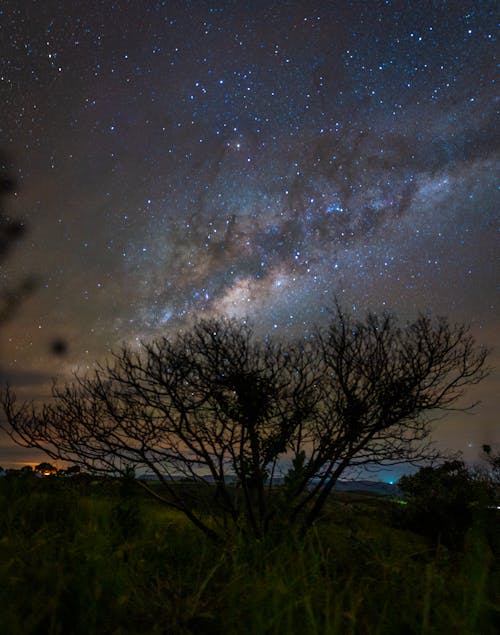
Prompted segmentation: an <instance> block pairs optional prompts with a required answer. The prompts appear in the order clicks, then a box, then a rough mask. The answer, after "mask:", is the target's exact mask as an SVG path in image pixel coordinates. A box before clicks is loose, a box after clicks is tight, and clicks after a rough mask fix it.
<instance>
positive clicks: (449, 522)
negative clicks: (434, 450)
mask: <svg viewBox="0 0 500 635" xmlns="http://www.w3.org/2000/svg"><path fill="white" fill-rule="evenodd" d="M398 485H399V487H400V488H401V490H402V492H403V494H404V495H405V496H406V498H407V500H408V501H409V502H410V503H411V505H410V506H409V508H408V509H407V510H405V511H406V514H405V515H404V517H403V521H404V523H405V524H406V526H407V527H410V528H411V529H413V530H415V531H418V532H419V533H423V534H424V535H426V536H429V538H431V539H432V540H433V542H434V543H435V544H439V543H441V542H442V543H444V544H446V545H448V546H454V547H457V546H460V545H461V544H462V543H463V540H464V536H465V534H466V532H467V531H468V530H469V529H470V528H471V527H472V525H473V524H474V522H478V520H479V518H480V516H481V513H482V514H483V515H484V514H487V513H488V512H487V510H488V507H489V506H493V503H494V501H495V487H494V484H493V483H492V482H491V481H490V480H489V479H487V478H485V477H484V476H483V475H482V474H480V473H475V472H474V471H472V470H471V469H469V468H468V467H467V466H466V465H465V463H464V462H463V461H458V460H454V461H446V462H444V463H442V464H441V465H439V466H435V467H424V468H422V469H421V470H420V471H419V472H417V473H416V474H414V475H413V476H403V477H402V478H401V479H400V480H399V483H398ZM481 510H482V511H481Z"/></svg>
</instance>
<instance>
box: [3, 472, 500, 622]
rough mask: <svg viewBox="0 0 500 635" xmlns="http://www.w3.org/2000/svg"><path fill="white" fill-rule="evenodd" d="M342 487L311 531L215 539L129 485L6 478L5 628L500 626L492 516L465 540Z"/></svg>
mask: <svg viewBox="0 0 500 635" xmlns="http://www.w3.org/2000/svg"><path fill="white" fill-rule="evenodd" d="M404 513H405V512H404V508H403V507H399V506H398V505H397V503H396V502H394V501H388V500H386V499H382V498H378V497H373V496H363V495H348V494H342V495H341V494H338V495H337V496H336V498H335V499H334V500H332V502H331V505H330V508H329V511H328V515H327V517H325V518H324V519H323V520H322V521H321V522H320V523H318V524H317V526H316V527H315V528H314V529H313V530H312V531H311V532H310V534H309V535H308V536H307V537H306V538H305V539H298V538H296V537H294V536H293V535H291V534H290V535H288V536H287V538H286V540H280V541H273V542H272V541H264V542H256V541H252V542H248V541H243V540H241V539H238V538H235V539H234V540H233V541H229V542H228V544H227V545H226V546H225V548H220V547H216V546H214V545H212V544H210V543H209V542H208V541H207V540H206V538H205V537H204V536H203V535H201V534H200V533H199V532H198V531H197V530H196V529H194V528H192V527H191V526H190V525H189V524H187V523H186V522H185V521H184V520H183V518H181V517H180V516H176V515H175V514H174V513H172V512H171V511H169V510H166V509H165V508H163V507H161V506H160V505H159V504H157V503H155V502H152V501H149V500H148V499H145V498H144V497H143V496H142V495H141V494H140V493H138V492H135V491H132V492H131V491H127V492H124V490H123V487H121V485H120V484H119V483H94V484H91V483H88V482H86V483H78V482H77V481H76V480H73V481H72V480H71V479H62V478H47V479H36V478H24V479H23V478H3V479H0V633H8V634H9V635H31V634H40V635H59V634H63V633H64V634H65V635H66V634H68V633H71V634H73V633H74V634H81V635H92V634H96V635H97V634H99V635H105V634H108V633H109V634H115V635H119V634H128V633H133V634H142V633H144V634H146V633H152V634H155V633H162V634H168V633H196V634H197V635H198V634H199V635H203V633H207V634H208V633H235V634H236V633H237V634H238V635H239V634H245V633H255V634H261V633H262V634H264V633H266V634H267V633H269V634H277V635H278V634H279V635H283V634H287V633H291V634H293V633H297V634H298V633H300V634H301V635H302V634H305V633H307V634H308V635H309V634H310V635H314V634H318V635H319V634H321V635H328V634H339V635H348V634H360V635H370V634H372V633H373V634H375V633H376V634H379V635H385V634H393V635H400V634H401V633H405V634H412V633H418V634H419V635H430V634H436V635H438V634H439V635H443V634H445V633H453V634H454V635H469V634H477V635H489V634H491V635H493V634H496V633H497V632H500V604H499V602H498V598H499V597H500V565H499V560H500V559H499V558H498V556H499V553H498V543H499V541H498V532H497V528H495V527H494V526H492V524H491V523H496V522H497V521H496V520H495V518H494V515H490V516H488V518H486V520H485V518H484V517H482V518H481V520H478V522H476V523H475V524H474V525H473V527H472V528H471V529H469V530H468V531H467V533H466V534H465V536H464V539H463V541H460V544H459V545H458V546H456V547H453V548H451V547H446V546H444V545H442V544H437V545H436V544H435V543H433V542H432V541H430V540H429V539H428V538H425V537H423V536H420V535H417V534H415V533H412V532H410V531H407V530H403V529H401V528H400V527H401V525H402V523H401V522H399V521H400V519H401V514H403V515H404Z"/></svg>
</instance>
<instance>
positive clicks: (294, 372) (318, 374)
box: [3, 306, 487, 543]
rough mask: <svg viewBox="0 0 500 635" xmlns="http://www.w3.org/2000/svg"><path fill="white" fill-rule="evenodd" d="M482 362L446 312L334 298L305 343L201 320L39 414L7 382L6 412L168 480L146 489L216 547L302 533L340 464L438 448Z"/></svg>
mask: <svg viewBox="0 0 500 635" xmlns="http://www.w3.org/2000/svg"><path fill="white" fill-rule="evenodd" d="M486 356H487V351H486V350H485V349H483V348H480V347H478V346H476V344H475V342H474V339H473V337H472V335H471V333H470V331H469V330H468V328H466V327H464V326H460V325H453V324H450V323H449V322H448V320H446V319H444V318H441V319H437V320H432V319H430V318H428V317H425V316H420V317H419V318H418V319H416V320H415V321H414V322H411V323H408V324H406V325H405V326H399V325H398V323H397V322H396V320H395V319H394V318H393V317H391V316H388V315H384V316H382V317H378V316H376V315H373V314H369V315H368V316H367V317H366V318H365V319H364V320H355V319H354V318H352V317H351V316H349V315H348V314H346V313H345V312H344V311H343V310H342V309H341V307H340V306H337V308H336V314H335V316H334V317H332V319H331V321H330V324H329V325H328V328H327V329H323V330H321V329H317V330H316V332H315V334H314V337H311V338H310V339H309V340H307V341H303V340H302V341H296V342H293V341H292V342H287V344H286V345H284V344H283V343H281V342H279V341H276V340H272V339H271V338H269V337H267V338H265V339H262V340H258V339H256V338H255V337H254V335H253V333H252V330H251V329H250V327H249V326H248V325H247V324H246V323H244V322H237V321H233V320H225V319H219V320H208V321H201V322H198V323H197V324H196V325H195V326H194V327H193V328H192V329H191V330H187V331H183V332H180V333H179V334H178V335H177V336H175V337H172V338H167V337H164V338H161V339H159V340H156V341H153V342H151V343H145V344H143V346H142V350H140V351H139V352H137V351H134V350H132V349H130V348H126V347H124V348H123V349H122V350H121V351H119V352H118V353H116V354H115V356H114V358H113V359H112V360H111V361H110V362H109V363H108V364H106V365H105V366H102V367H100V368H99V369H98V370H97V371H96V372H95V373H94V374H91V375H86V376H83V377H77V378H76V381H75V382H74V383H73V384H72V385H66V386H62V387H61V386H60V387H55V388H54V394H53V400H52V401H51V402H50V403H48V404H46V405H45V406H43V407H42V408H40V409H37V408H35V407H33V406H32V405H30V404H21V405H19V406H18V405H17V404H16V401H15V397H14V395H13V394H12V393H11V392H10V391H7V392H6V394H5V395H4V399H3V405H4V410H5V413H6V417H7V421H8V425H7V431H8V432H9V434H10V435H11V437H12V438H13V439H14V440H15V441H16V442H18V443H20V444H22V445H25V446H28V447H34V448H39V449H42V450H44V451H45V452H46V453H47V454H48V455H49V456H50V457H51V458H53V459H60V460H61V459H62V460H65V461H70V462H73V463H75V464H76V465H80V466H82V467H83V468H85V469H87V470H90V471H92V472H94V473H99V472H101V473H108V474H117V473H122V474H125V473H126V471H127V470H130V469H132V470H136V471H139V470H144V469H147V470H148V471H150V472H152V473H153V474H155V476H156V478H157V479H158V481H159V482H160V483H161V485H162V486H163V491H159V490H157V489H154V490H153V489H151V488H149V489H150V493H151V494H153V495H154V496H155V497H156V498H159V499H161V500H162V501H163V502H164V503H165V504H166V505H167V506H169V507H170V508H171V509H174V510H177V511H181V512H182V513H183V514H184V515H185V516H186V517H187V518H188V519H189V520H190V521H191V522H192V523H193V524H194V525H196V526H197V527H198V528H199V529H201V530H202V531H203V532H204V533H205V534H206V535H207V536H209V537H211V538H212V539H213V540H214V541H216V542H220V543H223V542H224V541H226V540H227V539H228V537H230V536H231V534H232V533H234V532H236V533H239V532H244V533H247V534H251V535H253V536H254V537H257V538H262V537H263V536H265V535H266V534H268V533H271V534H272V533H275V532H277V531H278V532H279V531H284V532H288V531H289V529H290V527H298V528H299V529H300V530H301V531H302V532H304V531H305V530H306V529H308V528H310V527H311V526H312V525H313V524H314V522H315V521H317V520H318V518H320V517H321V515H322V514H323V513H324V509H325V505H326V503H327V501H328V499H329V495H330V493H331V492H332V490H333V487H334V485H335V483H336V482H337V480H338V479H339V478H340V477H341V476H342V475H344V474H345V473H346V471H348V470H352V469H353V468H355V467H359V466H364V465H366V464H370V465H374V464H375V465H388V464H393V463H402V462H405V461H418V460H423V459H429V458H431V457H433V456H435V454H436V453H435V450H433V449H432V446H431V444H430V432H431V428H430V421H431V417H432V416H435V414H436V413H439V412H442V411H444V410H447V409H449V408H450V407H451V406H453V405H455V404H456V402H457V400H458V399H459V398H460V397H461V396H462V395H463V391H464V389H465V388H466V387H467V386H469V385H471V384H475V383H477V382H479V381H480V380H481V379H482V378H483V377H484V376H485V374H486V372H487V371H486V368H485V361H486ZM290 461H291V465H290ZM278 477H280V478H282V479H284V485H283V487H281V488H280V489H279V490H278V491H275V490H274V487H273V486H274V485H275V483H276V479H277V478H278ZM180 478H184V479H187V480H188V481H189V483H191V486H189V485H186V486H185V487H183V488H182V490H180V489H179V487H178V482H179V479H180ZM193 484H196V486H194V487H193V486H192V485H193ZM235 485H236V486H235ZM144 487H147V484H144Z"/></svg>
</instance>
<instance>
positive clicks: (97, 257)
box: [0, 0, 500, 450]
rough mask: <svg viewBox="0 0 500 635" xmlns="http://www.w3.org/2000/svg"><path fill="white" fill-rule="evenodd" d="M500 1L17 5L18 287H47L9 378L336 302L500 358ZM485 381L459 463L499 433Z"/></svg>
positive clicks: (37, 386) (13, 157)
mask: <svg viewBox="0 0 500 635" xmlns="http://www.w3.org/2000/svg"><path fill="white" fill-rule="evenodd" d="M495 4H496V3H495V2H488V1H479V0H476V1H469V2H465V1H461V0H453V1H451V0H450V1H449V2H446V1H442V2H431V1H421V2H420V1H419V2H411V1H410V0H407V1H400V2H391V1H389V0H387V1H381V0H373V1H370V2H366V1H351V2H348V1H336V2H333V1H332V2H325V1H318V2H313V1H309V2H299V1H292V0H290V1H282V2H269V1H266V2H261V1H259V0H257V1H252V2H250V1H238V0H233V1H231V0H226V1H223V2H207V1H205V0H197V1H196V2H189V1H187V0H186V1H184V2H157V1H152V2H133V1H131V2H125V1H123V2H109V1H98V0H87V1H86V2H83V3H73V2H62V1H57V0H54V1H48V2H37V1H35V0H31V1H30V0H25V1H24V2H22V3H19V2H9V1H7V2H3V3H2V4H1V7H0V42H1V44H0V46H1V56H0V90H1V97H2V104H3V108H2V118H1V121H0V127H1V132H0V149H1V150H2V151H4V152H6V153H7V154H8V156H9V157H10V163H9V165H8V166H7V167H8V168H9V169H10V170H11V171H12V172H13V173H14V174H15V176H16V178H17V180H18V186H19V187H18V192H17V193H16V196H15V197H11V199H10V200H9V201H8V202H7V207H8V211H9V213H11V214H12V216H15V217H22V218H23V219H25V221H26V224H27V227H28V229H29V232H28V234H27V236H26V238H25V239H24V240H23V241H21V242H20V244H19V246H18V248H17V251H16V253H15V256H13V257H12V258H11V259H10V260H9V261H8V263H6V265H5V266H4V267H3V269H2V277H3V280H4V283H5V284H7V283H9V284H11V283H12V281H15V280H16V279H18V278H19V277H20V276H22V275H26V274H30V273H33V272H35V273H36V274H37V275H38V278H39V282H40V284H39V288H38V291H37V292H36V293H35V294H33V296H32V297H31V298H30V299H29V300H28V301H26V302H25V303H24V306H23V307H22V309H21V310H20V311H19V313H18V315H17V316H16V319H15V321H13V322H11V323H10V324H9V325H8V326H7V327H4V329H3V333H2V367H3V368H4V374H7V375H8V376H9V377H10V378H11V381H13V382H14V383H17V384H18V385H19V386H20V390H24V391H25V393H26V394H31V395H34V396H39V395H42V394H46V385H47V378H48V377H51V376H52V375H55V374H63V375H64V374H65V373H68V372H70V371H71V370H74V369H76V368H83V369H84V368H86V367H89V366H91V365H92V363H93V362H94V360H96V359H100V358H101V359H102V357H103V356H105V355H106V354H108V352H109V351H110V350H111V349H113V348H114V347H116V346H117V345H118V344H119V343H120V342H121V341H123V340H125V341H127V342H134V341H136V340H140V339H142V338H145V337H150V336H154V335H155V334H158V333H163V332H165V330H168V329H176V328H179V327H180V326H182V325H183V324H185V323H186V321H188V322H189V321H191V320H193V319H196V318H198V317H200V316H203V315H219V314H222V313H224V314H230V315H235V316H239V317H248V318H249V319H250V320H252V321H253V322H254V323H255V325H256V328H257V329H260V330H265V331H276V332H277V333H280V335H283V336H285V337H286V336H287V334H294V335H296V334H302V333H307V331H308V329H310V328H311V326H312V325H313V324H314V323H317V322H318V321H321V320H322V319H323V316H324V315H325V314H328V309H329V307H331V305H332V302H333V299H334V297H335V295H337V296H338V297H339V299H340V301H341V302H342V303H343V304H344V306H346V307H347V308H349V309H350V310H351V311H354V312H359V313H360V314H363V313H364V311H365V310H366V309H368V308H371V309H375V310H383V309H387V310H391V311H394V312H395V313H397V314H398V315H400V316H401V317H402V318H403V319H406V318H409V317H412V316H414V315H416V313H417V312H419V311H431V312H433V313H444V314H447V315H450V316H451V317H452V318H454V319H457V320H460V321H464V320H465V321H468V322H471V323H472V325H473V327H474V329H475V333H476V334H477V336H478V339H480V341H482V342H485V343H487V344H494V342H495V340H496V338H497V335H498V326H499V321H498V317H497V311H498V308H497V293H498V274H497V270H496V267H495V265H496V263H497V256H498V247H497V244H498V243H497V242H496V241H497V237H498V190H497V187H496V179H497V175H498V169H497V168H498V154H499V152H498V149H499V148H498V134H496V129H497V126H496V115H497V109H498V97H497V89H496V88H497V87H496V82H495V79H496V77H495V71H496V58H495V53H496V51H497V50H498V48H497V46H498V41H497V31H496V23H497V22H498V14H495V8H496V7H495ZM56 337H57V338H63V339H64V340H65V341H66V342H67V353H66V355H60V356H58V357H54V356H53V355H51V350H50V349H51V347H50V342H51V341H53V340H54V338H56ZM64 351H66V348H64ZM488 381H489V383H487V384H485V386H486V387H484V388H482V391H483V393H484V394H483V393H481V395H480V396H481V397H483V398H484V401H485V404H484V407H483V410H482V411H481V415H480V418H481V422H482V423H481V424H480V425H479V427H477V426H478V423H477V419H476V420H474V423H473V426H472V428H474V426H476V427H475V428H474V431H473V432H471V430H472V428H471V427H470V426H469V424H467V423H460V424H457V425H456V426H455V428H453V429H452V428H451V427H450V430H449V432H446V434H444V438H445V440H446V441H447V442H448V443H452V444H454V446H455V447H456V448H457V449H462V450H463V449H464V448H467V447H468V445H469V443H470V442H471V439H472V441H473V442H474V444H476V445H477V444H478V443H480V442H482V441H484V442H486V441H488V442H492V441H493V442H494V441H495V435H496V437H497V438H498V431H497V430H496V429H495V427H494V416H495V415H494V413H495V409H496V408H497V406H498V404H497V402H496V401H495V398H494V395H495V392H496V390H497V388H498V380H497V379H495V380H493V379H490V380H488ZM498 441H500V438H498Z"/></svg>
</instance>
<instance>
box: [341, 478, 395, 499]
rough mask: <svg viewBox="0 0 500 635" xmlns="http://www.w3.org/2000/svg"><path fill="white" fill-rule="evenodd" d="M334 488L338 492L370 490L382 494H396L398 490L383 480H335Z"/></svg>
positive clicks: (372, 492)
mask: <svg viewBox="0 0 500 635" xmlns="http://www.w3.org/2000/svg"><path fill="white" fill-rule="evenodd" d="M334 489H335V490H337V491H340V492H370V493H371V494H383V495H384V496H397V495H398V494H399V492H400V490H399V487H398V486H397V485H394V484H391V483H384V482H383V481H337V483H336V484H335V487H334Z"/></svg>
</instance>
